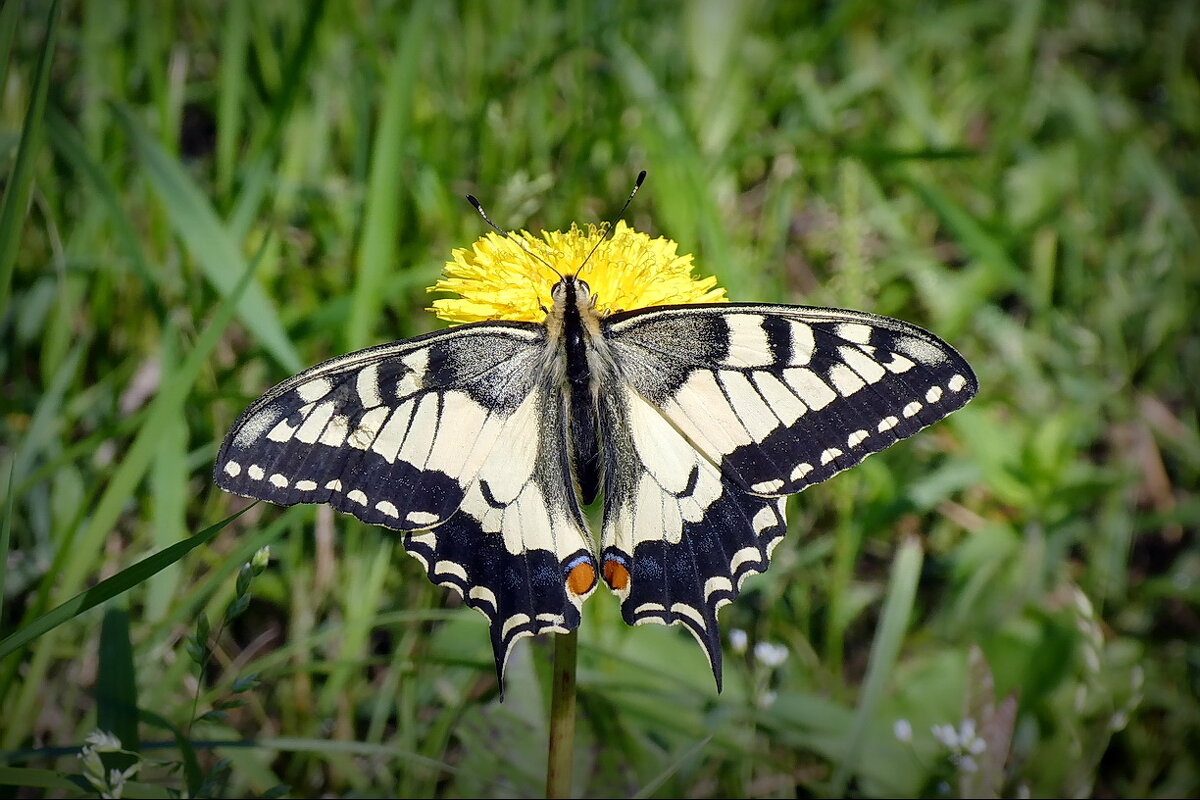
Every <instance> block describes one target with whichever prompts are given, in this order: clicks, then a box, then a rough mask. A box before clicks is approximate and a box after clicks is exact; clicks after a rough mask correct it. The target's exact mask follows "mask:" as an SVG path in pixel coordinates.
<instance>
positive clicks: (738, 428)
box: [215, 304, 977, 687]
mask: <svg viewBox="0 0 1200 800" xmlns="http://www.w3.org/2000/svg"><path fill="white" fill-rule="evenodd" d="M597 330H598V333H597V334H589V335H595V336H598V341H596V342H593V343H592V345H591V346H592V347H594V348H596V350H595V352H596V353H598V355H597V356H596V357H597V358H599V359H600V361H599V362H597V364H598V365H600V366H601V368H600V369H599V370H598V372H597V373H594V374H593V376H592V380H593V381H594V383H593V389H594V392H595V413H596V414H597V415H598V419H597V420H596V423H597V430H598V432H599V437H600V443H601V444H600V452H599V453H598V454H597V455H598V456H599V457H600V458H602V459H603V462H602V463H603V497H604V521H603V530H602V536H601V542H600V558H599V560H597V558H596V556H595V548H594V547H593V544H592V542H591V539H590V536H589V534H588V533H587V524H586V521H585V519H584V517H583V513H582V511H581V510H580V506H579V497H578V492H579V486H578V482H577V480H576V476H575V475H574V472H573V469H572V464H571V459H572V458H573V456H572V447H571V442H570V441H569V437H570V434H569V431H570V430H571V429H572V428H571V424H572V421H571V420H570V418H569V417H570V415H571V413H572V410H571V408H570V407H569V400H568V398H567V394H566V392H565V390H564V383H563V382H564V376H563V370H562V364H563V363H564V362H563V360H562V359H563V358H564V355H565V353H566V352H567V351H566V350H565V349H564V347H565V344H564V342H563V341H561V340H559V341H552V340H551V338H552V337H551V334H550V333H549V329H548V328H547V327H546V326H544V325H538V324H532V323H516V322H485V323H474V324H470V325H463V326H460V327H457V328H453V329H450V330H447V331H441V332H438V333H433V334H428V335H426V336H422V337H417V338H416V339H410V340H407V341H404V342H398V343H395V344H389V345H382V346H379V347H375V348H370V349H368V350H363V351H361V352H358V353H352V354H350V355H347V356H343V357H340V358H335V359H332V360H330V361H327V362H325V363H324V364H321V365H318V366H316V367H314V368H312V369H310V370H307V371H305V372H303V373H301V374H299V375H297V376H295V377H293V378H291V379H289V380H287V381H285V382H283V383H281V384H280V385H278V386H276V387H275V388H274V389H272V390H270V391H269V392H267V394H265V395H264V396H263V397H262V398H260V399H259V400H258V401H256V402H255V403H254V404H253V405H252V406H251V407H250V408H249V409H247V410H246V412H245V413H244V414H243V415H242V416H241V417H240V418H239V419H238V421H237V423H236V424H235V425H234V427H233V429H232V430H231V431H230V433H229V435H228V436H227V438H226V440H225V442H224V444H223V445H222V447H221V451H220V453H219V455H218V458H217V462H216V465H215V477H216V481H217V483H218V485H219V486H221V488H223V489H226V490H228V491H231V492H235V493H237V494H241V495H244V496H247V497H254V498H261V499H265V500H269V501H271V502H273V503H277V504H280V505H292V504H295V503H329V504H330V505H332V506H334V507H335V508H337V509H339V510H341V511H344V512H347V513H350V514H353V515H354V516H355V517H357V518H359V519H360V520H362V521H364V522H367V523H372V524H377V525H384V526H386V527H389V528H393V529H396V530H398V531H400V532H401V535H402V539H403V543H404V547H405V549H406V550H407V551H408V552H409V553H410V554H412V555H413V556H415V557H416V558H417V559H418V560H419V561H420V562H421V563H422V564H423V565H424V568H425V571H426V574H427V575H428V577H429V579H430V580H431V581H433V582H434V583H436V584H440V585H445V586H449V587H452V588H454V589H455V590H457V591H458V592H459V593H460V594H461V595H462V596H463V598H464V600H465V602H466V603H467V604H468V605H469V606H471V607H473V608H475V609H476V610H478V611H480V612H481V613H482V614H483V615H484V616H485V617H486V618H487V619H488V622H489V628H490V633H491V640H492V646H493V651H494V654H495V661H496V670H497V675H498V676H499V677H500V679H501V686H503V670H504V665H505V663H506V662H507V659H508V656H509V654H510V653H511V651H512V647H513V645H514V644H515V643H516V642H517V641H518V640H519V639H521V638H523V637H525V636H532V635H536V634H539V633H544V632H549V631H554V632H567V631H570V630H573V629H575V628H576V627H578V625H579V621H580V608H581V606H582V602H583V601H584V600H585V599H586V598H587V596H588V595H590V593H591V592H592V591H593V589H594V587H595V585H596V582H597V576H599V575H601V574H602V575H603V576H604V577H605V579H606V580H607V582H608V583H609V586H610V588H612V589H613V591H614V592H615V593H616V594H617V595H618V597H619V598H620V601H621V608H622V615H623V617H624V619H625V621H626V622H628V623H629V624H632V625H636V624H641V623H647V622H654V623H661V624H668V625H671V624H680V625H683V626H684V627H685V628H686V629H687V630H688V631H689V632H690V633H692V634H693V635H694V636H695V637H696V639H697V641H699V643H700V644H701V646H702V648H703V650H704V652H705V654H706V655H707V657H708V659H709V663H710V665H711V666H712V670H713V674H714V677H715V678H716V680H717V685H718V687H719V686H720V683H721V647H720V633H719V630H718V625H717V612H718V610H719V609H720V607H721V606H722V605H724V604H725V603H728V602H731V601H732V600H733V599H735V598H736V597H737V596H738V593H739V592H740V590H741V587H742V583H743V582H744V580H745V579H746V578H747V577H748V576H749V575H752V574H755V573H759V572H763V571H765V570H766V569H767V566H768V563H769V560H770V555H771V551H772V549H773V548H774V547H775V545H776V544H778V542H779V541H780V539H781V538H782V536H783V535H784V533H785V531H786V522H785V519H784V501H785V499H786V496H787V495H789V494H793V493H796V492H799V491H801V490H803V489H805V488H806V487H808V486H811V485H812V484H814V483H819V482H820V481H823V480H825V479H827V478H829V477H831V476H833V475H834V474H836V473H838V472H840V471H842V470H844V469H847V468H849V467H852V466H854V465H855V464H857V463H859V462H860V461H862V460H863V459H864V458H866V457H867V456H868V455H870V454H871V453H875V452H878V451H879V450H882V449H883V448H885V447H888V446H889V445H891V444H894V443H895V442H897V441H899V440H901V439H904V438H906V437H908V436H911V435H913V434H914V433H916V432H917V431H919V430H920V429H922V428H924V427H925V426H927V425H930V424H932V423H934V422H936V421H938V420H940V419H942V418H943V417H945V416H946V415H948V414H950V413H951V412H953V411H955V410H956V409H958V408H961V407H962V406H963V405H964V404H965V403H966V402H967V401H968V400H969V399H970V398H971V397H972V396H973V395H974V394H975V392H976V391H977V384H976V380H975V376H974V374H973V373H972V371H971V368H970V367H969V366H968V365H967V363H966V362H965V361H964V360H963V359H962V357H961V356H959V355H958V353H956V352H955V351H954V350H953V348H951V347H950V346H949V345H947V344H946V343H945V342H943V341H941V340H940V339H938V338H937V337H935V336H933V335H932V334H930V333H928V332H926V331H924V330H922V329H920V328H918V327H916V326H914V325H910V324H908V323H905V322H900V321H898V320H894V319H889V318H886V317H879V316H874V315H871V314H864V313H859V312H853V311H843V310H837V309H824V308H805V307H798V306H781V305H779V306H777V305H750V304H721V305H711V306H664V307H660V308H649V309H639V310H636V311H630V312H624V313H620V314H616V315H613V316H611V317H608V318H605V319H602V320H599V322H598V329H597ZM599 340H602V341H599ZM591 357H592V356H589V358H591ZM592 366H593V365H592V364H591V362H589V369H591V368H592ZM599 376H602V377H599ZM589 413H590V412H589ZM576 423H580V420H576ZM590 424H591V423H590V422H588V423H581V424H579V426H578V429H580V430H587V429H588V425H590Z"/></svg>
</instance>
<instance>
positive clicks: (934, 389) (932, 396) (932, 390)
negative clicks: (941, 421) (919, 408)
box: [925, 386, 942, 403]
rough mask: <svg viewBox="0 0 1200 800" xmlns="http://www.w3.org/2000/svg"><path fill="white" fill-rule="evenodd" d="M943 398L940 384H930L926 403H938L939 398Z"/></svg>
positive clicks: (926, 394)
mask: <svg viewBox="0 0 1200 800" xmlns="http://www.w3.org/2000/svg"><path fill="white" fill-rule="evenodd" d="M941 399H942V387H940V386H930V387H929V391H928V392H926V393H925V402H926V403H936V402H937V401H938V400H941Z"/></svg>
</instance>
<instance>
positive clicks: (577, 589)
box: [567, 561, 596, 595]
mask: <svg viewBox="0 0 1200 800" xmlns="http://www.w3.org/2000/svg"><path fill="white" fill-rule="evenodd" d="M595 585H596V570H595V569H593V568H592V565H591V563H590V562H587V561H583V562H580V563H579V564H576V565H575V566H573V567H571V571H570V572H568V573H567V590H568V591H570V592H571V593H572V594H578V595H584V594H587V593H588V592H590V591H591V590H592V587H593V586H595Z"/></svg>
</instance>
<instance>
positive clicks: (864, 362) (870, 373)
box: [838, 347, 887, 383]
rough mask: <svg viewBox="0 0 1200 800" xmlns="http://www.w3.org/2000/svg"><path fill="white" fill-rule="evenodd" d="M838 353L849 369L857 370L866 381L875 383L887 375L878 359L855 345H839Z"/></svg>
mask: <svg viewBox="0 0 1200 800" xmlns="http://www.w3.org/2000/svg"><path fill="white" fill-rule="evenodd" d="M838 354H839V355H841V357H842V360H844V361H845V362H846V363H847V364H849V365H850V369H852V370H854V371H855V372H857V373H858V375H859V377H861V378H862V379H863V380H864V381H866V382H867V383H875V382H877V381H878V380H879V379H880V378H882V377H883V376H884V375H887V370H885V369H884V368H883V367H882V366H880V364H879V362H878V361H876V360H875V359H873V358H871V357H870V356H869V355H867V354H866V353H864V352H863V351H862V350H859V349H858V348H857V347H839V348H838Z"/></svg>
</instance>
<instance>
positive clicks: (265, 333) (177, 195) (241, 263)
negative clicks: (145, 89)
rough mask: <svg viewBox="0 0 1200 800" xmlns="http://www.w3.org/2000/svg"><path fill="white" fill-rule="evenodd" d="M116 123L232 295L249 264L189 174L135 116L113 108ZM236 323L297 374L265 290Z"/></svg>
mask: <svg viewBox="0 0 1200 800" xmlns="http://www.w3.org/2000/svg"><path fill="white" fill-rule="evenodd" d="M113 108H114V113H115V115H116V117H117V121H118V122H120V123H121V125H122V126H123V127H124V128H125V130H126V132H127V133H128V134H129V138H130V139H131V140H132V141H133V144H134V147H135V149H136V150H137V153H138V157H139V158H140V159H141V162H142V166H143V167H145V170H146V175H147V177H148V178H149V179H150V183H151V185H152V186H154V188H155V189H156V190H157V192H158V195H159V198H160V199H161V200H162V203H163V206H164V207H165V208H166V211H167V216H168V217H169V218H170V220H171V224H172V226H173V227H174V229H175V232H176V233H178V234H179V236H180V238H182V239H183V241H184V243H185V244H186V246H187V248H188V251H189V252H190V253H191V255H192V257H193V258H194V259H195V260H196V264H197V265H198V266H199V267H200V269H201V271H202V272H203V273H204V277H205V278H207V279H208V281H209V283H211V284H212V285H213V287H214V288H216V289H217V291H219V292H220V293H221V294H222V295H224V296H226V297H229V296H231V295H232V293H233V290H234V286H235V285H236V284H237V282H238V280H237V279H238V276H239V275H241V274H243V273H244V272H245V271H246V259H245V258H244V257H243V256H242V252H241V249H240V248H239V247H238V246H237V244H236V243H235V242H234V240H233V238H232V237H231V236H230V235H229V231H228V230H227V229H226V227H225V226H224V225H223V224H222V222H221V220H220V218H218V217H217V213H216V211H214V210H213V207H212V204H210V203H209V202H208V199H207V198H205V196H204V195H203V193H201V191H200V189H199V187H197V186H196V184H195V182H194V181H193V180H192V179H191V177H189V176H188V174H187V172H186V171H185V170H184V169H183V167H182V166H181V165H180V164H179V162H178V161H175V160H174V159H172V158H171V156H170V155H169V154H168V153H167V152H166V151H165V150H163V148H162V147H161V146H160V145H159V144H158V143H157V142H155V141H154V137H152V136H151V135H150V134H149V133H148V132H147V131H146V130H145V129H144V128H143V127H142V126H141V125H140V124H139V123H138V122H137V120H136V119H135V118H134V117H133V115H132V114H130V113H129V112H127V111H125V110H124V109H122V108H120V107H119V106H114V107H113ZM237 312H238V318H239V319H240V320H241V321H242V324H244V325H245V326H246V327H247V328H248V329H249V330H250V331H251V332H252V333H253V334H254V335H255V337H257V339H258V341H259V342H260V343H261V344H262V346H263V348H264V349H265V350H266V351H267V352H268V353H270V354H271V356H272V357H273V358H274V359H275V360H276V361H277V362H278V363H279V365H280V366H282V367H283V368H284V369H285V370H287V371H288V372H299V371H300V369H301V367H302V366H303V363H302V362H301V359H300V356H299V354H298V353H297V352H296V348H295V347H294V346H293V345H292V342H291V339H290V338H289V337H288V334H287V331H285V330H284V328H283V323H281V322H280V321H279V315H278V313H276V310H275V306H274V305H272V304H271V302H270V300H269V299H268V298H267V295H266V293H265V292H264V291H263V290H262V287H261V286H259V285H258V284H257V283H251V284H250V286H248V287H247V288H246V289H245V293H244V295H243V296H242V297H241V298H240V300H239V302H238V304H237Z"/></svg>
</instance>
